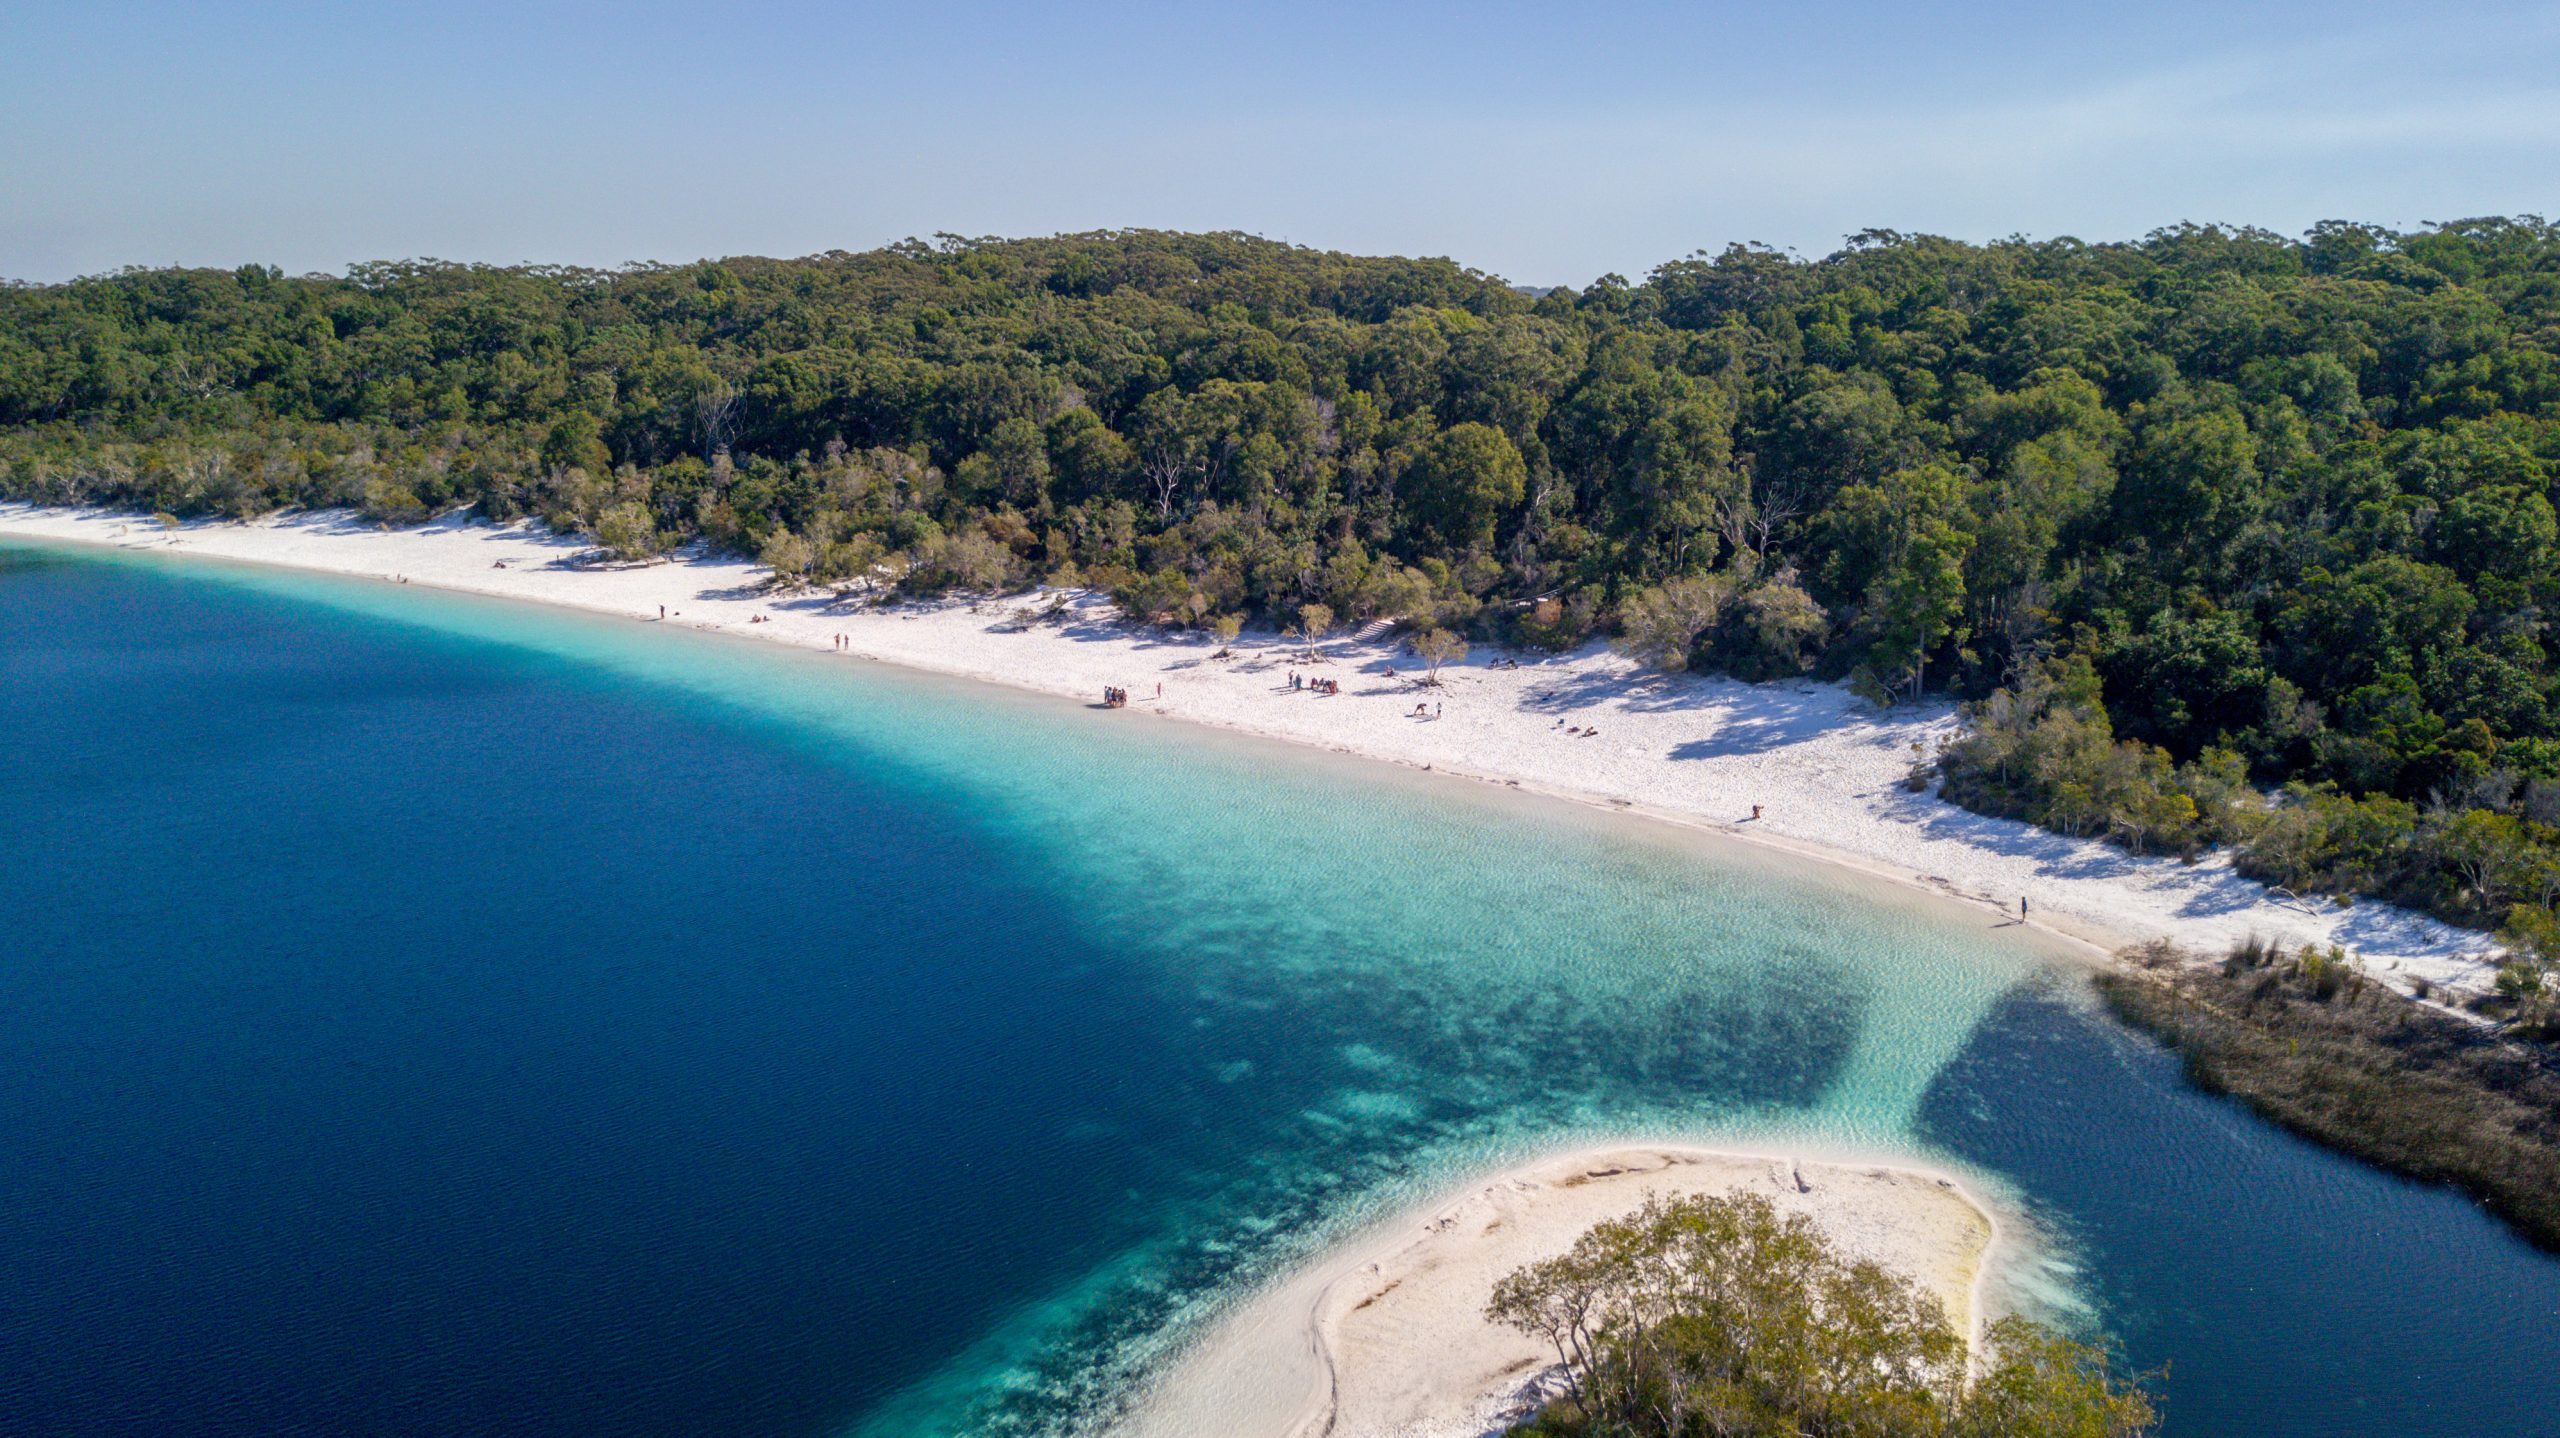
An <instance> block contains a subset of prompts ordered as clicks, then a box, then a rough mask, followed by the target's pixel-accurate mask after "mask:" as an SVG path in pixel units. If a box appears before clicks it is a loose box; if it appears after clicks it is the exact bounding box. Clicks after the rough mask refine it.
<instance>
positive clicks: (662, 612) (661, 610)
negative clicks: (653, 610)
mask: <svg viewBox="0 0 2560 1438" xmlns="http://www.w3.org/2000/svg"><path fill="white" fill-rule="evenodd" d="M658 617H659V618H660V619H664V618H666V617H667V606H665V605H663V604H661V605H659V606H658Z"/></svg>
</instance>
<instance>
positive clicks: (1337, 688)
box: [1289, 669, 1342, 694]
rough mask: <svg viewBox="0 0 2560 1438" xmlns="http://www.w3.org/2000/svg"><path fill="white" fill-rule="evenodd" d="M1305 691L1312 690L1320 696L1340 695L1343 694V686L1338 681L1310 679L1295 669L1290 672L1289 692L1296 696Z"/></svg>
mask: <svg viewBox="0 0 2560 1438" xmlns="http://www.w3.org/2000/svg"><path fill="white" fill-rule="evenodd" d="M1304 689H1312V690H1314V691H1315V692H1317V693H1318V694H1339V693H1341V692H1342V685H1341V683H1340V681H1338V680H1333V679H1310V678H1308V677H1307V676H1306V675H1304V674H1301V673H1299V672H1298V671H1296V670H1295V669H1292V670H1290V671H1289V692H1291V693H1293V694H1294V693H1297V692H1298V691H1300V690H1304Z"/></svg>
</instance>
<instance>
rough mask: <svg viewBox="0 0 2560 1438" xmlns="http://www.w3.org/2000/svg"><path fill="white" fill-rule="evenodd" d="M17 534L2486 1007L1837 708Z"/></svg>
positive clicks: (464, 553)
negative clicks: (1420, 798)
mask: <svg viewBox="0 0 2560 1438" xmlns="http://www.w3.org/2000/svg"><path fill="white" fill-rule="evenodd" d="M7 535H15V536H20V537H23V538H28V539H46V540H59V541H69V542H78V543H90V544H104V545H113V546H117V547H121V548H128V549H148V550H153V551H158V552H164V553H169V554H175V555H201V556H207V557H212V558H220V559H230V560H239V561H247V562H252V563H263V564H275V565H285V566H290V567H294V568H299V569H306V570H314V571H320V572H325V573H330V574H339V575H347V576H355V577H363V578H373V579H381V580H405V581H407V582H410V583H414V584H420V585H431V586H435V587H438V588H443V589H453V590H461V591H468V592H471V593H477V594H487V595H495V596H500V597H504V598H510V599H523V600H534V601H538V602H542V603H548V604H556V605H565V606H570V607H574V608H579V609H585V610H590V611H594V612H598V613H604V614H614V615H621V616H625V617H629V618H633V619H642V620H648V621H650V622H653V623H654V622H659V616H660V615H661V613H663V614H664V615H665V620H664V622H667V623H672V624H684V625H691V626H693V627H695V628H700V629H710V630H722V631H728V632H733V633H737V634H743V635H753V636H756V637H760V638H764V639H769V640H775V641H779V642H783V643H789V644H796V645H800V646H804V647H807V648H812V649H818V650H823V651H828V652H831V653H832V652H841V653H843V654H845V656H846V657H847V659H848V661H852V660H856V659H863V658H868V659H876V660H883V661H888V662H892V663H896V664H900V665H904V666H909V667H913V668H917V669H925V670H932V671H936V672H940V673H944V674H951V675H958V676H962V677H966V678H973V679H982V680H988V681H992V682H996V683H1002V684H1009V685H1014V686H1017V687H1021V688H1027V689H1034V690H1041V691H1046V692H1049V693H1053V694H1060V695H1065V696H1069V697H1073V698H1079V699H1095V698H1098V697H1099V696H1100V695H1101V692H1102V690H1103V687H1104V686H1105V685H1113V686H1118V687H1120V688H1124V689H1126V690H1128V691H1129V693H1130V695H1131V696H1132V703H1131V706H1130V711H1131V714H1130V717H1131V718H1132V719H1137V718H1139V717H1141V716H1144V715H1162V716H1167V717H1173V718H1180V719H1186V720H1191V721H1194V722H1198V723H1205V724H1214V725H1219V726H1222V727H1226V728H1230V729H1236V730H1243V731H1248V732H1252V733H1255V734H1261V735H1265V736H1268V737H1271V738H1277V739H1286V740H1291V741H1293V742H1298V743H1305V744H1316V745H1322V746H1324V747H1326V748H1330V749H1334V750H1338V751H1340V752H1343V753H1349V754H1359V755H1365V756H1368V757H1371V758H1377V759H1384V760H1389V761H1393V762H1397V763H1402V764H1408V765H1412V766H1415V767H1418V768H1428V769H1431V770H1433V771H1434V772H1438V773H1444V774H1452V775H1455V776H1457V777H1461V778H1469V779H1478V780H1484V781H1488V782H1493V783H1501V784H1508V785H1511V786H1514V787H1519V788H1525V789H1532V790H1537V791H1541V792H1545V793H1549V794H1554V795H1558V796H1562V797H1567V798H1574V799H1581V800H1585V801H1588V802H1592V803H1598V804H1604V805H1608V806H1612V807H1617V808H1623V809H1631V810H1636V811H1640V812H1643V813H1647V814H1650V815H1653V816H1655V817H1659V818H1664V819H1669V820H1673V821H1675V822H1681V823H1686V824H1692V825H1696V826H1700V827H1705V828H1712V829H1718V830H1722V831H1725V832H1729V833H1731V834H1733V835H1735V836H1737V837H1741V838H1745V839H1750V840H1754V841H1757V842H1760V843H1763V844H1768V845H1771V846H1774V847H1777V848H1781V849H1791V850H1796V851H1799V852H1802V853H1804V854H1806V855H1808V856H1810V857H1817V858H1821V859H1825V860H1829V861H1832V862H1835V863H1843V864H1847V865H1850V866H1852V867H1856V868H1861V869H1865V870H1868V871H1870V872H1872V873H1875V874H1878V875H1881V876H1884V877H1888V878H1891V879H1894V880H1897V881H1900V882H1904V883H1910V884H1916V885H1919V886H1921V887H1924V888H1928V889H1934V890H1937V891H1939V892H1942V893H1945V894H1948V895H1952V896H1954V897H1957V898H1960V899H1967V900H1973V901H1976V902H1979V903H1981V904H1982V905H1983V906H1984V907H1985V910H1986V913H1985V923H1986V924H1990V923H1998V922H2013V921H2014V920H2015V917H2016V913H2017V905H2018V900H2019V899H2020V897H2021V896H2024V897H2027V898H2029V899H2030V900H2031V901H2032V905H2033V922H2034V925H2035V927H2037V928H2040V929H2046V930H2049V931H2051V932H2053V933H2055V934H2059V935H2061V936H2063V937H2066V938H2069V939H2073V940H2078V941H2081V942H2085V943H2087V944H2090V945H2094V946H2097V947H2098V948H2100V949H2111V948H2113V947H2116V946H2119V945H2121V944H2124V943H2128V942H2135V941H2139V940H2144V939H2151V938H2163V937H2165V938H2173V939H2175V940H2177V941H2179V942H2180V943H2183V944H2186V945H2188V946H2191V947H2193V948H2196V949H2199V950H2207V951H2211V950H2218V949H2220V948H2222V947H2225V946H2227V945H2228V944H2229V943H2230V942H2232V941H2233V940H2236V939H2238V938H2240V937H2242V936H2244V935H2247V934H2251V933H2256V934H2261V935H2264V936H2267V937H2269V938H2272V939H2276V940H2279V941H2281V942H2284V943H2287V944H2301V943H2306V942H2320V943H2333V942H2334V943H2341V944H2344V945H2346V946H2347V947H2348V948H2349V949H2351V950H2354V951H2355V952H2356V953H2357V954H2358V955H2359V956H2361V958H2362V959H2363V961H2364V963H2365V964H2366V965H2367V967H2368V968H2369V969H2370V970H2371V971H2373V972H2374V973H2376V974H2377V975H2379V976H2381V977H2383V978H2385V979H2388V980H2391V981H2393V982H2395V983H2397V984H2400V985H2402V986H2404V987H2405V985H2406V983H2407V981H2408V980H2410V979H2414V978H2418V977H2424V978H2427V979H2429V980H2431V981H2433V982H2435V983H2437V984H2440V985H2444V986H2447V987H2449V988H2453V989H2457V990H2460V989H2472V990H2476V989H2480V988H2483V987H2485V986H2486V984H2487V982H2488V979H2489V977H2490V975H2491V973H2492V966H2491V965H2490V963H2489V962H2488V955H2489V952H2490V944H2489V941H2488V940H2487V938H2486V937H2485V936H2484V935H2480V934H2476V933H2471V932H2468V931H2465V930H2461V929H2455V928H2452V927H2449V926H2447V925H2444V924H2440V923H2437V922H2435V921H2434V920H2432V919H2429V918H2427V917H2425V916H2424V915H2420V914H2415V913H2411V912H2409V911H2407V910H2404V909H2397V908H2394V907H2392V906H2390V905H2385V904H2371V903H2367V904H2358V905H2356V906H2354V907H2353V908H2343V909H2342V908H2337V907H2335V906H2332V905H2328V904H2316V905H2315V904H2308V903H2303V902H2301V901H2298V900H2293V899H2290V898H2288V897H2285V896H2282V895H2278V894H2276V893H2274V892H2271V891H2270V890H2268V889H2267V888H2266V887H2265V886H2263V885H2260V884H2257V883H2254V882H2251V881H2249V880H2247V879H2243V878H2241V877H2240V876H2238V875H2237V874H2235V873H2233V872H2232V871H2231V867H2230V864H2229V862H2228V860H2226V859H2223V858H2219V857H2215V858H2208V859H2206V860H2204V861H2203V862H2200V863H2194V864H2183V863H2180V862H2177V861H2176V860H2172V859H2146V858H2138V857H2135V856H2132V855H2128V854H2125V853H2122V852H2120V851H2118V850H2115V849H2112V848H2109V847H2107V846H2106V845H2103V844H2099V843H2096V842H2094V841H2089V840H2078V839H2070V838H2065V837H2062V836H2060V835H2056V834H2051V833H2046V832H2044V831H2042V830H2039V829H2036V828H2033V827H2031V826H2029V825H2026V824H2021V823H2016V822H2013V821H2009V820H2001V819H1989V818H1984V817H1982V816H1980V815H1976V814H1970V813H1967V812H1965V811H1964V810H1961V809H1958V808H1956V807H1955V806H1954V805H1952V804H1948V803H1945V802H1943V801H1942V800H1940V799H1938V798H1937V797H1936V796H1935V795H1934V794H1931V793H1926V792H1922V793H1913V792H1910V791H1908V790H1906V789H1905V788H1903V786H1902V780H1903V778H1904V776H1905V775H1906V774H1907V773H1908V772H1909V771H1910V767H1911V763H1912V760H1913V759H1914V758H1915V757H1918V756H1919V755H1922V754H1925V753H1927V752H1929V751H1931V750H1932V749H1933V748H1934V747H1935V745H1936V744H1937V742H1938V741H1939V739H1941V738H1942V737H1944V736H1946V735H1947V734H1950V733H1952V732H1954V731H1955V729H1956V728H1957V726H1958V725H1959V723H1960V721H1959V719H1958V718H1957V716H1956V714H1955V712H1954V710H1953V709H1952V708H1951V707H1949V706H1946V705H1942V704H1923V705H1910V706H1903V707H1899V708H1896V709H1892V710H1889V711H1881V712H1880V711H1877V710H1875V709H1873V708H1871V707H1870V706H1868V705H1867V704H1866V703H1864V702H1863V701H1861V700H1859V699H1857V698H1856V697H1855V696H1853V695H1851V694H1850V693H1849V692H1848V691H1847V690H1846V689H1845V688H1843V687H1842V686H1839V685H1833V684H1819V683H1813V682H1810V681H1804V682H1793V683H1779V684H1762V685H1750V684H1741V683H1737V682H1734V681H1732V680H1728V679H1722V678H1700V677H1694V676H1673V675H1661V674H1655V673H1651V672H1649V671H1646V670H1643V669H1641V668H1640V667H1638V666H1637V665H1635V664H1634V663H1632V662H1631V661H1629V660H1627V659H1625V658H1623V657H1621V656H1619V655H1617V654H1615V653H1612V652H1611V651H1610V650H1609V649H1608V648H1606V647H1605V646H1603V645H1598V644H1594V645H1591V646H1588V647H1585V648H1583V649H1581V650H1578V651H1576V652H1574V653H1572V654H1567V655H1552V656H1539V655H1525V654H1523V655H1506V654H1500V653H1497V652H1494V651H1492V650H1491V649H1489V648H1484V647H1479V648H1478V649H1477V650H1476V652H1475V653H1473V654H1471V655H1469V656H1468V658H1467V660H1466V661H1465V662H1464V663H1462V664H1454V665H1451V666H1449V667H1448V668H1447V669H1445V670H1443V671H1442V674H1441V676H1440V679H1441V682H1440V683H1439V685H1437V686H1436V687H1424V686H1422V685H1420V684H1419V682H1418V681H1419V679H1420V665H1419V663H1418V661H1416V660H1415V659H1414V658H1413V657H1412V656H1411V655H1410V654H1407V653H1405V652H1403V651H1402V650H1401V649H1400V648H1399V647H1398V646H1396V644H1395V643H1394V642H1393V640H1392V637H1391V636H1389V635H1387V634H1386V633H1385V632H1384V629H1383V626H1373V627H1372V628H1371V629H1370V630H1368V631H1364V632H1363V633H1361V634H1358V635H1354V636H1349V637H1345V638H1341V639H1336V640H1333V641H1331V642H1328V643H1327V644H1325V645H1324V646H1323V649H1322V653H1321V657H1320V658H1319V659H1318V660H1316V661H1315V662H1312V663H1310V662H1309V661H1308V660H1307V659H1306V658H1305V655H1304V651H1303V649H1302V648H1301V647H1300V646H1298V645H1296V644H1294V643H1283V642H1282V641H1281V640H1279V639H1278V638H1276V637H1274V636H1270V635H1259V636H1255V635H1248V636H1246V637H1245V638H1243V639H1240V640H1238V641H1237V642H1236V644H1235V645H1234V646H1233V657H1231V658H1228V659H1223V660H1221V659H1217V658H1215V657H1213V656H1214V653H1215V651H1216V650H1217V648H1218V646H1217V644H1216V643H1215V641H1212V640H1204V639H1197V638H1194V637H1191V636H1189V635H1182V634H1168V633H1165V632H1160V631H1155V630H1148V629H1143V628H1139V627H1135V626H1131V625H1127V624H1123V623H1120V622H1118V620H1117V617H1116V615H1115V614H1114V612H1113V610H1112V608H1111V606H1110V604H1109V603H1108V602H1107V601H1106V600H1103V599H1101V598H1099V597H1097V596H1094V595H1090V594H1082V593H1072V592H1055V593H1046V594H1038V595H1030V596H1017V597H1015V598H1012V599H1009V600H1006V601H1002V602H996V601H989V602H984V603H970V602H967V601H954V602H948V603H936V604H913V605H898V606H894V607H888V608H866V607H859V606H856V605H852V604H847V603H840V602H837V601H836V600H835V599H834V597H833V596H832V595H830V594H827V593H825V592H823V591H817V592H809V593H802V594H779V593H774V592H771V591H769V590H768V589H767V588H766V586H765V583H764V581H765V579H766V576H765V574H764V573H763V571H761V570H760V569H758V568H756V567H755V566H754V565H753V564H751V563H749V562H748V561H745V560H742V559H736V558H720V557H712V556H708V555H703V554H700V553H688V554H686V555H684V556H681V557H680V558H678V559H677V560H676V561H674V562H670V563H660V564H651V565H638V566H595V565H590V564H588V563H586V562H584V558H585V552H586V546H585V544H584V543H583V542H582V541H579V540H576V539H572V538H566V537H562V536H559V535H555V534H553V533H551V532H550V531H548V530H546V529H543V528H541V527H540V526H538V525H530V524H517V525H510V526H504V527H500V526H492V525H486V524H475V523H471V522H469V521H468V519H467V518H465V517H448V518H445V519H441V520H438V521H435V522H434V523H431V524H427V525H423V526H420V527H417V528H413V529H383V528H379V527H376V526H373V525H369V524H365V523H362V522H361V521H358V520H356V519H354V518H352V517H350V516H347V515H344V514H336V513H321V514H309V513H304V514H288V515H279V516H271V517H268V518H265V519H260V520H255V521H251V522H248V523H196V524H189V525H186V526H183V527H181V528H178V529H174V530H172V529H167V528H164V527H163V526H161V525H159V524H157V523H154V522H152V521H150V520H148V519H143V518H138V517H136V516H133V515H129V514H118V513H109V512H104V511H97V510H78V509H36V508H30V507H28V506H24V505H0V536H7ZM1292 672H1299V673H1305V674H1310V675H1314V676H1318V677H1323V678H1328V679H1333V680H1335V681H1337V682H1338V684H1339V688H1340V693H1338V694H1333V695H1324V694H1319V693H1316V692H1313V691H1308V690H1292V689H1291V688H1290V686H1289V676H1290V674H1291V673H1292ZM1417 706H1421V707H1420V708H1419V709H1417ZM1755 805H1757V806H1759V813H1760V817H1759V818H1757V819H1753V818H1752V817H1751V815H1752V813H1753V806H1755ZM2004 914H2005V916H2006V917H2005V919H2004V918H2003V917H2002V915H2004Z"/></svg>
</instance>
